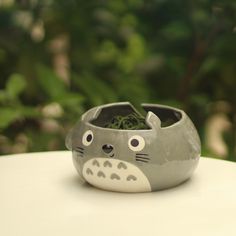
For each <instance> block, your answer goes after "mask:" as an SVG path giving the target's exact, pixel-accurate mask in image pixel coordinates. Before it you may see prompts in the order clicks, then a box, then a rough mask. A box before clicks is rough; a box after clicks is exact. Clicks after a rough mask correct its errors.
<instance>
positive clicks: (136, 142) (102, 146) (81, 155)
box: [66, 104, 199, 192]
mask: <svg viewBox="0 0 236 236" xmlns="http://www.w3.org/2000/svg"><path fill="white" fill-rule="evenodd" d="M122 105H123V104H122ZM130 109H132V111H134V108H133V107H131V108H130V105H128V106H127V104H125V106H121V107H119V110H118V112H119V113H122V112H123V114H126V113H129V112H130ZM147 111H148V113H147V115H146V123H147V124H148V126H149V129H146V130H117V129H109V128H104V127H103V126H104V124H105V123H106V122H107V120H109V119H110V117H108V114H110V115H111V116H114V114H116V112H117V110H116V109H114V108H112V109H110V110H109V112H108V113H107V111H106V107H105V109H104V107H103V109H102V110H101V109H97V108H95V109H92V110H90V111H89V112H88V113H87V114H85V115H84V116H83V117H82V119H81V120H80V122H79V123H78V124H77V125H76V127H75V128H74V129H73V131H72V132H71V133H70V134H69V135H68V137H67V141H66V143H67V147H68V148H69V149H70V150H72V152H73V161H74V165H75V167H76V169H77V171H78V173H79V174H80V176H81V177H82V178H83V179H85V180H86V181H87V182H89V183H90V184H92V185H94V186H96V187H99V188H102V189H106V190H112V191H121V192H146V191H152V190H154V189H157V188H159V187H160V184H161V179H163V176H165V175H166V173H168V171H169V172H170V173H171V172H172V173H171V174H172V175H173V173H178V172H177V169H176V167H175V165H173V166H172V163H174V162H172V163H171V162H170V159H171V160H173V161H174V160H176V159H180V157H178V156H177V157H175V156H174V155H180V154H181V153H183V152H185V153H186V152H189V150H190V149H191V147H190V146H191V145H190V146H189V145H186V141H185V140H184V139H183V134H182V133H181V132H180V133H178V132H179V131H178V127H177V128H175V124H176V123H178V122H179V121H180V120H181V117H177V118H176V121H175V120H174V121H168V124H169V123H171V122H172V123H171V125H169V127H170V126H173V130H174V134H175V135H170V134H171V133H170V129H168V126H167V128H163V127H162V124H163V123H164V121H165V120H167V119H166V118H165V116H166V117H167V118H168V119H169V118H170V116H169V115H168V114H166V113H165V112H164V113H163V114H164V115H163V116H162V117H161V118H162V120H160V119H159V117H158V116H157V115H156V114H154V113H153V112H152V110H151V108H148V110H147ZM158 111H159V110H158ZM154 112H155V110H154ZM157 113H158V112H157ZM173 119H174V118H173V117H172V120H173ZM186 128H187V129H188V128H189V127H186ZM195 143H196V142H195ZM167 144H168V145H167ZM178 145H180V146H181V148H180V149H179V148H178ZM190 151H191V153H192V154H191V155H193V157H194V158H195V159H196V157H197V156H196V153H197V152H199V151H198V150H197V151H193V149H191V150H190ZM198 154H199V153H198ZM181 158H182V159H189V157H186V155H185V156H184V155H183V156H182V157H181ZM191 158H192V157H190V159H191ZM165 163H167V164H165ZM168 163H170V166H169V167H168V165H169V164H168ZM188 163H189V162H188ZM189 165H190V166H191V165H193V164H191V163H190V164H189ZM190 166H189V167H188V164H187V167H186V168H187V169H188V168H190ZM168 168H169V170H168ZM182 172H183V171H182ZM183 173H184V172H183ZM159 174H160V176H159V177H161V178H159V177H158V175H159ZM180 175H181V174H180ZM182 175H183V174H182ZM183 177H184V176H182V178H183ZM165 178H166V179H167V180H168V181H169V180H171V178H170V177H169V176H165ZM173 178H174V176H173ZM178 181H179V180H178Z"/></svg>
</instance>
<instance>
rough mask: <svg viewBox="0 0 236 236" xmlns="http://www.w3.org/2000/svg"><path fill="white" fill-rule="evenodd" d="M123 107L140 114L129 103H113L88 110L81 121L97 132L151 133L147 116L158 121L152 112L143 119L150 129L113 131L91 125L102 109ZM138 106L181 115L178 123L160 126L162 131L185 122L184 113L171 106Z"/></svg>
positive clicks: (152, 104)
mask: <svg viewBox="0 0 236 236" xmlns="http://www.w3.org/2000/svg"><path fill="white" fill-rule="evenodd" d="M123 105H128V106H130V107H131V108H132V109H133V110H134V111H135V112H136V113H138V114H140V112H139V111H137V109H136V108H135V107H134V106H133V105H132V104H131V103H130V102H115V103H108V104H103V105H99V106H96V107H93V108H91V109H89V110H88V111H86V112H85V113H84V114H83V115H82V117H81V121H82V122H84V123H85V124H86V125H87V126H88V127H92V128H96V129H98V130H110V131H113V132H114V131H115V132H125V131H129V132H137V131H138V132H147V131H152V130H153V128H152V127H151V126H150V125H149V123H148V122H147V120H148V118H149V116H151V115H155V116H156V117H157V118H158V120H160V118H159V117H158V115H156V114H155V113H154V112H152V111H147V115H146V117H145V122H146V124H147V125H148V126H149V127H150V129H135V130H132V129H113V128H105V127H101V126H98V125H95V124H92V123H91V122H92V121H93V120H95V119H96V118H97V117H98V116H99V114H100V112H101V111H102V109H103V108H109V107H114V106H123ZM140 105H141V107H142V108H144V107H146V106H150V107H156V108H164V109H168V110H171V111H174V112H178V113H180V114H181V117H180V119H179V120H178V121H176V122H175V123H173V124H171V125H169V126H166V127H161V125H160V129H162V130H164V129H165V130H167V129H171V128H174V127H177V126H179V125H181V124H182V123H183V122H185V120H186V116H187V115H186V113H185V112H184V111H183V110H181V109H178V108H175V107H171V106H168V105H162V104H154V103H141V104H140ZM88 117H89V118H88ZM160 122H161V121H160Z"/></svg>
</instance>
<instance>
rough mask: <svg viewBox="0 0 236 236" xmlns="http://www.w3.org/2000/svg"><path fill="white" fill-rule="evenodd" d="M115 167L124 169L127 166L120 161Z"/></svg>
mask: <svg viewBox="0 0 236 236" xmlns="http://www.w3.org/2000/svg"><path fill="white" fill-rule="evenodd" d="M117 168H118V169H122V168H123V169H125V170H126V169H127V166H126V165H125V163H123V162H120V163H119V164H118V166H117Z"/></svg>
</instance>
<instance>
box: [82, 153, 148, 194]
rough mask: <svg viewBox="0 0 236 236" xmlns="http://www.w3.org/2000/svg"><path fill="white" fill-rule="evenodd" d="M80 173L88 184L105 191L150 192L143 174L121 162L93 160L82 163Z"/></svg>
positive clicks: (101, 159) (133, 166)
mask: <svg viewBox="0 0 236 236" xmlns="http://www.w3.org/2000/svg"><path fill="white" fill-rule="evenodd" d="M88 170H89V171H88ZM91 172H92V173H93V175H92V174H91ZM82 173H83V177H84V178H85V179H86V181H88V182H89V183H90V184H92V185H94V186H96V187H98V188H102V189H105V190H111V191H118V192H150V191H151V186H150V183H149V181H148V179H147V177H146V176H145V175H144V174H143V172H142V171H141V170H140V169H139V168H138V167H137V166H135V165H134V164H132V163H129V162H126V161H123V160H122V161H121V160H118V159H107V158H99V157H98V158H93V159H90V160H88V161H87V162H85V163H84V166H83V170H82Z"/></svg>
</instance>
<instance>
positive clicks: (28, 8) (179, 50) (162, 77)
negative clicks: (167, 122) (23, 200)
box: [0, 0, 236, 160]
mask: <svg viewBox="0 0 236 236" xmlns="http://www.w3.org/2000/svg"><path fill="white" fill-rule="evenodd" d="M235 42H236V2H235V1H233V0H224V1H223V0H219V1H216V0H199V1H195V2H194V1H187V0H179V1H170V0H151V1H141V0H126V1H104V0H96V1H94V0H91V1H80V0H78V1H75V0H67V1H64V0H42V1H37V0H34V1H30V0H28V1H27V0H20V1H10V0H4V1H1V3H0V71H1V75H0V130H1V136H0V145H1V147H0V152H1V153H2V154H4V153H14V152H21V151H25V152H26V151H27V152H28V151H45V150H55V149H64V148H65V147H64V137H65V134H66V132H67V131H68V129H69V128H70V127H71V126H72V125H73V124H74V123H75V121H76V120H77V119H78V118H79V117H80V115H81V114H82V113H83V112H84V111H85V110H86V109H88V108H90V107H92V106H96V105H99V104H102V103H109V102H116V101H126V100H128V101H130V102H132V103H133V104H134V105H135V104H139V103H141V102H153V103H163V104H169V105H173V106H177V107H180V108H182V109H185V110H186V112H187V113H188V114H189V115H190V117H191V118H192V119H193V121H194V123H195V124H196V126H197V128H198V130H199V133H200V135H201V138H202V141H203V144H204V128H205V122H206V120H207V118H208V117H209V116H211V115H212V110H211V109H209V107H211V106H210V105H209V104H214V102H217V101H222V100H223V101H225V102H227V104H229V106H230V111H229V112H227V116H228V118H229V120H230V122H231V123H232V127H231V129H230V131H229V132H228V133H226V138H225V142H226V143H227V145H228V147H229V154H228V158H229V159H230V160H236V157H235V156H236V154H235V152H236V151H235V150H236V149H235V150H234V148H235V146H236V145H235V144H236V142H235V134H236V132H235V130H236V129H235V114H236V106H235V105H236V91H235V88H236V78H235V77H236V57H235V55H236V43H235ZM58 68H59V69H58ZM60 68H62V72H60ZM50 109H51V110H50ZM203 154H206V155H207V154H209V155H212V154H213V153H211V152H209V150H207V148H206V147H205V145H203Z"/></svg>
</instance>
